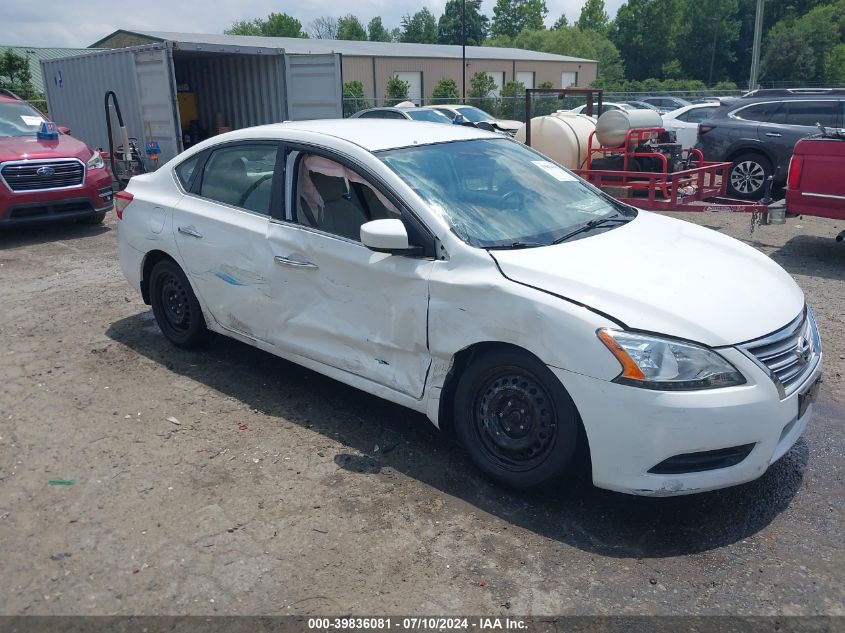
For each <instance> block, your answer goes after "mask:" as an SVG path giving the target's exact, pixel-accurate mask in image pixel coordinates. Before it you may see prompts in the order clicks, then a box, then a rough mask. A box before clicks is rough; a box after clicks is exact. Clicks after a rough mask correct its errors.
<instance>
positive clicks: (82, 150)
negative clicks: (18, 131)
mask: <svg viewBox="0 0 845 633" xmlns="http://www.w3.org/2000/svg"><path fill="white" fill-rule="evenodd" d="M35 158H78V159H79V160H81V161H82V162H87V161H88V159H89V158H91V150H90V149H89V148H88V146H87V145H86V144H85V143H83V142H82V141H80V140H78V139H75V138H73V137H72V136H68V135H67V134H59V138H58V139H57V140H55V141H40V140H38V138H36V137H35V136H0V162H4V161H7V160H27V159H35Z"/></svg>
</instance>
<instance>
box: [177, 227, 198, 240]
mask: <svg viewBox="0 0 845 633" xmlns="http://www.w3.org/2000/svg"><path fill="white" fill-rule="evenodd" d="M176 230H177V231H179V232H180V233H181V234H182V235H190V236H191V237H196V238H199V239H201V238H202V233H200V232H199V231H197V230H196V229H195V228H194V227H192V226H180V227H179V228H178V229H176Z"/></svg>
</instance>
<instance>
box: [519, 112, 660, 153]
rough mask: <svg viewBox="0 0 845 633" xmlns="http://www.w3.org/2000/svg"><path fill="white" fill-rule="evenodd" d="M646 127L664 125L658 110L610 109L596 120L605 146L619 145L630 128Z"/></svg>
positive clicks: (600, 138)
mask: <svg viewBox="0 0 845 633" xmlns="http://www.w3.org/2000/svg"><path fill="white" fill-rule="evenodd" d="M644 127H663V117H661V116H660V113H659V112H657V111H656V110H608V111H607V112H605V113H604V114H602V115H601V116H600V117H599V120H598V121H597V122H596V139H598V142H599V143H601V144H602V145H603V146H604V147H619V146H620V145H622V144H624V143H625V135H626V134H627V133H628V131H629V130H633V129H636V128H644ZM531 131H532V133H533V131H534V130H533V129H532V130H531Z"/></svg>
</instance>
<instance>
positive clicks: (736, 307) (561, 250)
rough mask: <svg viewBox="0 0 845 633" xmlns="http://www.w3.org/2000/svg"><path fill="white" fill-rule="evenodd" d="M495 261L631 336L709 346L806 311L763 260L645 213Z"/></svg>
mask: <svg viewBox="0 0 845 633" xmlns="http://www.w3.org/2000/svg"><path fill="white" fill-rule="evenodd" d="M587 235H589V234H587ZM490 254H491V256H493V258H494V259H495V260H496V262H497V263H498V265H499V269H500V270H501V271H502V274H504V275H505V277H507V278H509V279H511V280H513V281H516V282H519V283H522V284H526V285H529V286H533V287H535V288H538V289H540V290H543V291H546V292H550V293H552V294H555V295H559V296H561V297H564V298H567V299H570V300H572V301H575V302H578V303H581V304H583V305H586V306H588V307H590V308H592V309H594V310H598V311H600V312H603V313H605V314H607V315H609V316H611V317H612V318H614V319H616V320H618V321H621V322H622V323H624V324H625V326H627V327H628V328H631V329H638V330H647V331H651V332H658V333H662V334H667V335H670V336H675V337H679V338H685V339H689V340H693V341H698V342H701V343H704V344H707V345H711V346H720V345H733V344H736V343H741V342H744V341H748V340H751V339H754V338H758V337H760V336H763V335H765V334H769V333H770V332H773V331H775V330H777V329H778V328H781V327H783V326H784V325H786V324H787V323H789V322H790V321H791V320H792V319H794V318H795V317H796V316H797V315H798V314H799V313H800V312H801V310H802V309H803V306H804V295H803V293H802V292H801V289H800V288H799V287H798V285H797V284H796V283H795V281H793V279H792V277H790V276H789V274H788V273H787V272H786V271H785V270H784V269H783V268H781V267H780V266H778V265H777V264H776V263H775V262H773V261H772V260H771V259H769V258H768V257H767V256H766V255H764V254H762V253H760V252H759V251H757V250H755V249H754V248H752V247H750V246H747V245H745V244H743V243H742V242H740V241H738V240H735V239H733V238H730V237H727V236H725V235H722V234H720V233H718V232H717V231H714V230H711V229H707V228H703V227H700V226H697V225H695V224H691V223H689V222H684V221H682V220H675V219H672V218H666V217H663V216H659V215H655V214H652V213H648V212H644V211H640V212H639V215H638V216H637V218H635V219H634V220H632V221H631V222H628V223H627V224H624V225H622V226H619V227H617V228H615V229H612V230H609V231H605V232H603V233H599V234H597V235H592V236H589V237H585V238H583V239H579V240H575V241H570V242H564V243H562V244H557V245H554V246H545V247H539V248H526V249H520V250H501V251H499V250H497V251H491V252H490Z"/></svg>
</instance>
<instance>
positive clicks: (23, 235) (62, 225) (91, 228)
mask: <svg viewBox="0 0 845 633" xmlns="http://www.w3.org/2000/svg"><path fill="white" fill-rule="evenodd" d="M111 230H112V229H111V228H110V227H108V226H105V225H103V224H82V223H79V222H70V221H65V222H49V223H46V222H45V223H43V224H42V223H36V224H24V225H21V226H12V227H8V228H2V227H0V250H2V249H6V248H15V247H19V246H30V245H32V244H41V243H43V242H57V241H65V240H78V239H82V238H84V237H94V236H95V235H100V234H101V233H108V232H109V231H111Z"/></svg>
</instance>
